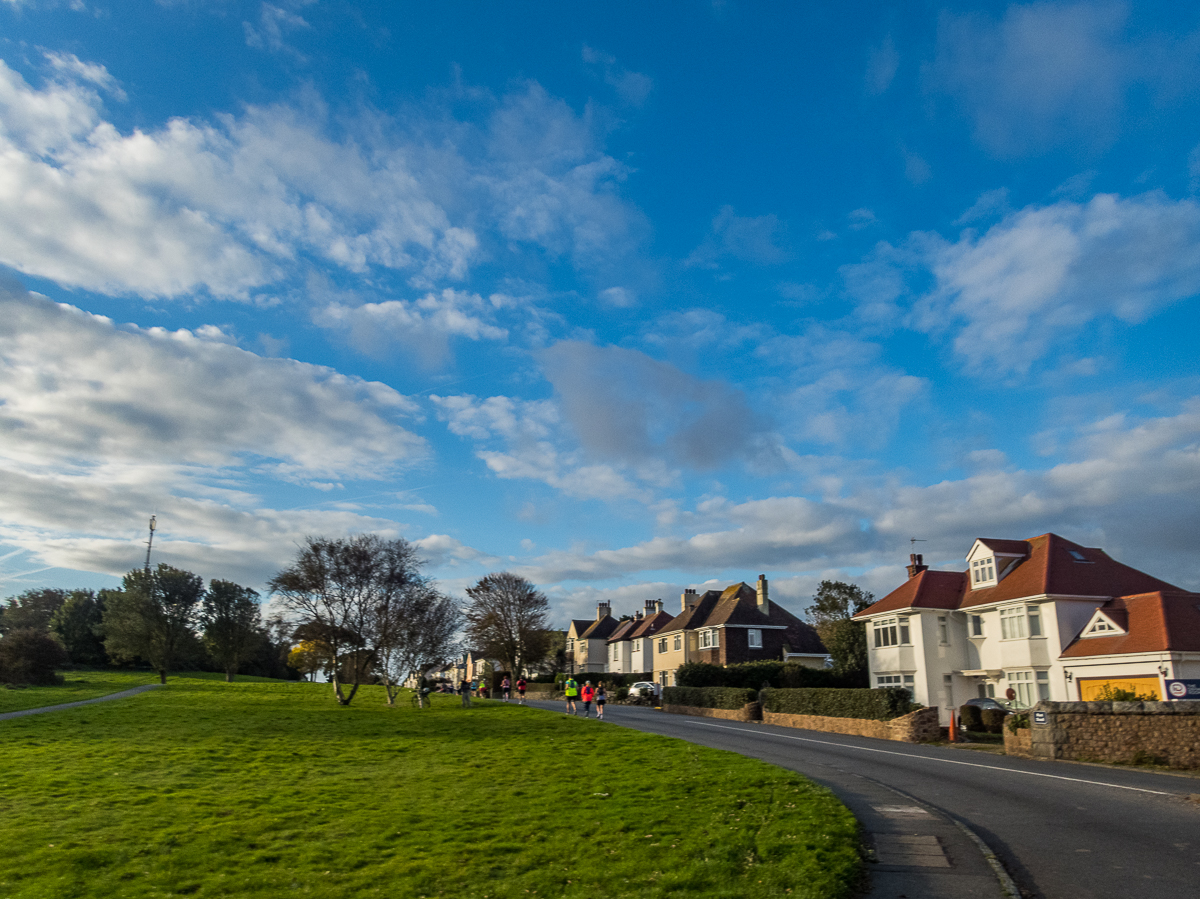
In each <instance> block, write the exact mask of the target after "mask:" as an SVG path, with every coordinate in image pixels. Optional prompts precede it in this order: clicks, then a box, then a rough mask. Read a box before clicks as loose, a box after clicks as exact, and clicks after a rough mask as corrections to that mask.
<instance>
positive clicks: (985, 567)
mask: <svg viewBox="0 0 1200 899" xmlns="http://www.w3.org/2000/svg"><path fill="white" fill-rule="evenodd" d="M994 583H996V559H995V557H994V556H984V557H983V558H982V559H976V560H975V561H974V562H972V563H971V587H972V588H975V587H986V586H988V585H990V584H994Z"/></svg>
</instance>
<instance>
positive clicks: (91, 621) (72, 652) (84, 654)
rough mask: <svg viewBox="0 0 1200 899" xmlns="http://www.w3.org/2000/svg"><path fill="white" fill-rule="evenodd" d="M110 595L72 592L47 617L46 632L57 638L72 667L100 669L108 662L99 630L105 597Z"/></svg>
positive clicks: (79, 591)
mask: <svg viewBox="0 0 1200 899" xmlns="http://www.w3.org/2000/svg"><path fill="white" fill-rule="evenodd" d="M110 592H112V591H109V590H101V591H100V595H99V596H97V595H96V594H95V593H93V592H92V591H91V590H72V591H71V592H70V593H69V594H68V595H67V599H66V602H64V603H63V604H62V605H61V606H60V607H59V608H58V611H56V612H55V613H54V614H53V615H52V616H51V617H50V629H51V630H52V631H53V632H54V633H55V634H57V635H58V638H59V639H60V640H61V641H62V644H63V646H64V647H66V650H67V654H68V655H69V656H70V657H71V661H72V662H74V663H75V664H76V665H103V664H105V663H106V662H107V661H108V655H107V654H106V653H105V652H104V638H103V636H102V635H101V630H100V626H101V623H102V622H103V619H104V602H105V596H106V595H107V594H108V593H110Z"/></svg>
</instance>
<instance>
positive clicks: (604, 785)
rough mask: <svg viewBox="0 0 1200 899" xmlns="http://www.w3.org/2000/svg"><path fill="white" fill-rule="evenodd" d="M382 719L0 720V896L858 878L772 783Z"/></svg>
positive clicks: (842, 821)
mask: <svg viewBox="0 0 1200 899" xmlns="http://www.w3.org/2000/svg"><path fill="white" fill-rule="evenodd" d="M382 700H383V695H382V689H381V688H371V689H368V690H366V691H365V692H364V691H360V693H359V696H358V697H357V698H356V699H355V701H354V704H353V705H352V706H350V707H349V708H341V707H339V706H337V705H335V704H334V702H333V701H332V699H331V698H330V696H329V688H328V686H326V685H318V684H298V683H292V684H285V683H281V682H270V683H234V684H225V683H221V682H219V681H210V680H198V679H186V678H173V679H172V680H171V681H170V682H169V683H168V685H167V686H166V687H163V688H161V689H159V690H153V691H150V692H148V693H144V694H142V695H140V696H137V697H133V698H131V699H128V700H119V701H117V702H113V703H101V704H99V705H94V706H85V707H83V708H79V709H73V710H68V711H63V712H53V713H49V714H46V715H34V716H30V717H26V718H19V719H13V720H10V721H4V722H0V758H3V759H4V778H3V780H4V784H3V788H2V790H0V805H2V806H3V810H4V811H3V815H0V846H3V847H4V851H3V852H0V895H2V896H5V897H46V899H68V897H105V899H111V897H122V899H124V897H142V896H146V897H149V896H170V895H191V896H201V897H203V896H254V897H257V896H262V897H271V899H276V897H278V896H281V895H291V894H299V895H303V896H313V897H330V899H332V897H339V899H342V897H346V896H364V895H381V896H391V897H405V899H408V897H411V899H418V897H422V896H426V897H433V896H449V897H455V899H460V897H461V899H467V897H480V899H484V897H505V899H508V897H525V896H535V895H536V896H539V897H551V896H553V897H557V896H572V897H587V899H598V897H625V896H637V897H667V896H695V897H700V896H704V897H731V899H732V897H738V899H741V897H759V896H804V897H813V899H817V897H821V899H827V897H828V899H832V897H842V896H845V895H847V894H849V893H850V891H851V887H852V885H853V884H854V883H855V882H856V880H857V877H858V875H859V871H860V860H859V854H858V835H857V826H856V824H855V822H854V819H853V818H852V816H851V815H850V813H849V812H848V811H847V810H846V809H845V807H844V806H842V805H841V804H840V803H839V802H838V801H837V800H836V799H835V798H834V797H833V796H832V795H831V794H830V793H828V792H827V791H825V790H824V789H822V788H819V787H817V786H815V785H813V784H812V783H810V782H808V781H806V780H805V779H803V778H801V777H799V776H798V775H795V774H793V773H791V772H788V771H784V770H782V769H779V768H774V767H772V766H770V765H766V764H764V763H762V762H758V761H755V760H752V759H746V758H743V757H741V756H737V755H733V754H730V753H724V752H719V751H717V750H710V749H705V748H703V747H698V746H694V745H692V744H689V743H685V742H682V741H677V740H670V739H667V738H664V737H658V736H654V735H651V734H642V733H637V732H635V731H630V730H626V729H624V728H619V727H616V726H614V725H607V724H604V723H602V722H597V721H595V720H583V719H579V718H566V717H564V716H562V715H558V714H554V713H547V712H544V711H539V710H536V709H531V708H523V707H518V706H515V705H505V704H503V703H498V702H484V703H477V704H476V705H475V707H474V708H472V709H470V710H464V709H462V708H460V707H459V706H458V705H457V702H458V701H457V699H456V698H453V697H445V698H443V697H437V698H436V704H435V706H434V708H432V709H426V710H424V711H419V710H416V709H414V708H412V707H411V706H410V705H409V703H408V699H407V697H402V699H401V702H402V703H403V705H401V706H399V707H397V708H393V709H389V708H387V707H386V706H385V705H384V704H383V701H382Z"/></svg>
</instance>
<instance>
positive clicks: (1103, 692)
mask: <svg viewBox="0 0 1200 899" xmlns="http://www.w3.org/2000/svg"><path fill="white" fill-rule="evenodd" d="M1095 698H1096V699H1097V700H1099V701H1100V702H1146V701H1147V700H1149V701H1152V702H1153V701H1155V700H1157V699H1158V697H1157V696H1155V695H1153V694H1152V693H1138V692H1137V691H1136V690H1126V689H1124V688H1122V687H1114V686H1113V685H1112V684H1105V685H1104V686H1103V687H1101V688H1100V691H1099V692H1098V693H1097V694H1096V697H1095Z"/></svg>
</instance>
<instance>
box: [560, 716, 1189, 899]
mask: <svg viewBox="0 0 1200 899" xmlns="http://www.w3.org/2000/svg"><path fill="white" fill-rule="evenodd" d="M539 705H542V706H544V707H546V708H550V705H549V704H548V703H547V704H543V703H539ZM555 708H558V709H561V703H560V704H558V705H557V706H555ZM605 719H606V723H611V724H618V725H621V726H624V727H630V728H634V729H636V730H641V731H647V732H650V733H657V734H663V735H665V736H671V737H679V738H682V739H685V740H690V741H691V742H693V743H698V744H700V745H703V746H710V747H713V748H716V749H726V750H730V751H733V752H738V753H741V754H742V755H747V756H751V757H753V758H758V759H762V760H764V761H767V762H771V763H772V764H775V765H779V766H781V767H784V768H789V769H791V770H793V771H798V772H800V773H801V774H804V775H806V776H807V777H809V778H811V779H813V780H815V781H816V782H817V783H821V784H824V785H825V786H827V787H829V788H830V789H832V790H833V791H834V792H835V793H836V794H838V796H839V798H841V799H842V800H843V801H844V802H846V804H847V805H848V806H850V808H851V809H855V808H856V805H857V806H860V807H861V806H862V804H863V803H862V801H861V800H862V797H861V796H856V791H860V789H861V788H860V787H857V786H855V784H856V783H862V779H863V778H866V779H868V781H867V782H868V783H870V782H879V783H882V784H885V785H887V786H888V787H892V788H895V789H897V790H900V791H903V793H905V794H908V795H909V796H912V797H915V798H916V799H918V800H920V801H921V802H923V803H926V804H928V805H929V806H931V807H932V808H933V809H935V810H940V811H942V812H944V813H946V814H948V815H949V816H950V817H951V818H955V819H958V820H959V821H961V822H963V823H965V824H966V825H967V826H968V827H970V828H971V829H972V830H973V831H974V832H975V833H976V834H978V835H979V836H980V837H981V838H982V839H983V840H984V842H985V843H987V845H988V846H989V847H990V848H991V849H992V850H993V851H994V852H995V853H996V855H997V856H998V857H999V859H1000V861H1001V862H1002V863H1003V865H1004V867H1005V868H1006V869H1007V872H1008V873H1009V874H1010V875H1011V876H1012V878H1013V879H1014V880H1015V881H1016V884H1017V886H1018V887H1019V888H1020V889H1021V891H1022V894H1023V895H1024V896H1028V897H1034V899H1145V897H1148V896H1171V897H1182V896H1195V895H1197V894H1198V892H1200V778H1197V777H1192V776H1186V775H1178V774H1169V773H1159V772H1153V771H1145V770H1139V769H1117V768H1110V767H1106V766H1099V765H1084V764H1075V763H1070V762H1046V761H1031V760H1025V759H1016V758H1008V757H1005V756H993V755H991V754H987V753H975V752H969V751H966V750H962V749H952V748H949V747H944V746H910V745H906V744H903V743H890V742H889V743H885V742H883V741H880V740H871V739H867V738H863V737H847V736H840V735H835V734H825V733H817V732H815V731H805V730H793V729H790V728H783V727H771V726H768V725H764V724H761V723H748V724H742V723H739V722H734V721H713V720H709V719H701V718H690V717H686V716H683V715H669V714H664V713H662V712H658V711H655V710H653V709H648V708H643V707H637V706H609V707H608V709H607V710H606V712H605ZM910 895H912V894H910Z"/></svg>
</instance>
